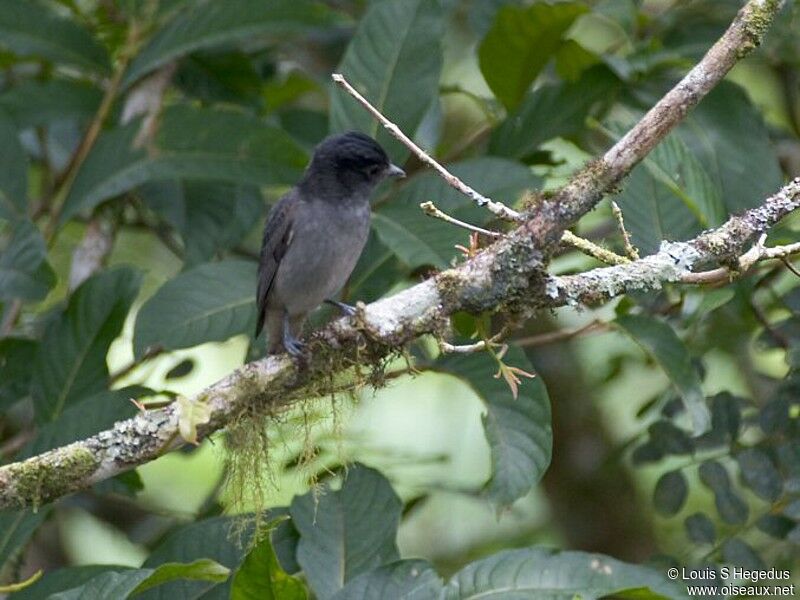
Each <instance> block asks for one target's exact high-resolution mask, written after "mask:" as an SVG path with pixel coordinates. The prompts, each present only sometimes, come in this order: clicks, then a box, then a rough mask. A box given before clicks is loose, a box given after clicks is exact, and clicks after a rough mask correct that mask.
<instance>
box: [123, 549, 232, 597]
mask: <svg viewBox="0 0 800 600" xmlns="http://www.w3.org/2000/svg"><path fill="white" fill-rule="evenodd" d="M142 571H151V570H150V569H142ZM230 572H231V571H230V569H228V568H227V567H225V566H223V565H221V564H219V563H218V562H216V561H214V560H211V559H210V558H201V559H198V560H195V561H194V562H191V563H164V564H162V565H159V566H158V567H157V568H156V569H154V570H152V571H151V573H150V575H148V577H147V578H146V579H144V580H143V581H142V582H141V583H139V585H137V586H136V588H134V590H133V591H132V592H131V595H132V596H135V595H138V594H141V593H142V592H144V591H147V590H149V589H150V588H154V587H156V586H159V585H163V584H164V583H168V582H170V581H174V580H176V579H190V580H192V581H210V582H213V583H221V582H223V581H226V580H227V579H228V575H230Z"/></svg>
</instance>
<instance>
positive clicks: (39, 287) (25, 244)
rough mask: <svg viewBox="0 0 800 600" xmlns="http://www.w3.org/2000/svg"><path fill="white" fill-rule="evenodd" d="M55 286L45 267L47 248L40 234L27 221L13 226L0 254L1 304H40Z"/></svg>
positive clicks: (53, 277)
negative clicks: (8, 302)
mask: <svg viewBox="0 0 800 600" xmlns="http://www.w3.org/2000/svg"><path fill="white" fill-rule="evenodd" d="M54 284H55V274H54V273H53V270H52V269H51V268H50V265H49V264H48V263H47V248H46V247H45V244H44V239H42V236H41V234H40V233H39V230H38V229H37V228H36V226H35V225H34V224H33V223H31V222H30V221H28V220H24V221H20V222H18V223H16V224H15V225H14V232H13V235H12V237H11V240H10V241H9V242H8V245H7V246H6V247H5V249H4V250H3V252H2V254H0V300H11V299H14V298H19V299H21V300H28V301H30V300H42V299H43V298H44V297H45V296H47V293H48V292H49V291H50V288H52V287H53V285H54Z"/></svg>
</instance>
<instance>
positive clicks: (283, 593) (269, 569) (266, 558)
mask: <svg viewBox="0 0 800 600" xmlns="http://www.w3.org/2000/svg"><path fill="white" fill-rule="evenodd" d="M306 597H307V594H306V588H305V586H304V585H303V583H302V582H301V581H300V580H299V579H297V578H296V577H292V576H290V575H288V574H287V573H286V572H285V571H284V570H283V569H282V568H281V565H280V564H279V563H278V557H277V556H276V555H275V551H274V550H273V549H272V541H271V539H270V536H269V535H265V536H264V539H262V540H261V541H260V542H259V543H258V544H257V545H256V547H255V548H253V549H252V550H251V551H250V552H249V553H248V554H247V557H246V558H245V559H244V562H243V563H242V565H241V566H240V567H239V569H238V570H237V571H236V574H235V575H234V576H233V583H232V587H231V600H305V599H306Z"/></svg>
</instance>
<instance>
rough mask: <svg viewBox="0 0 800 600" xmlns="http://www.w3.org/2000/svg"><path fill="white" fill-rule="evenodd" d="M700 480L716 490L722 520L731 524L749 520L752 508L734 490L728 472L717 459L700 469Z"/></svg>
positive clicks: (716, 501) (716, 502) (715, 499)
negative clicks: (748, 516)
mask: <svg viewBox="0 0 800 600" xmlns="http://www.w3.org/2000/svg"><path fill="white" fill-rule="evenodd" d="M698 473H699V475H700V481H702V482H703V484H704V485H705V486H706V487H708V488H709V489H710V490H711V491H712V492H714V503H715V505H716V507H717V512H718V513H719V516H720V517H722V520H723V521H725V522H726V523H728V524H730V525H742V524H743V523H745V522H747V515H748V514H749V512H750V510H749V508H748V507H747V504H745V502H744V500H742V499H741V498H740V497H739V496H738V495H737V494H736V493H734V491H733V490H732V489H731V482H730V479H729V478H728V472H727V471H726V470H725V467H723V466H722V465H721V464H719V463H718V462H717V461H715V460H709V461H706V462H704V463H703V464H702V465H700V468H699V469H698Z"/></svg>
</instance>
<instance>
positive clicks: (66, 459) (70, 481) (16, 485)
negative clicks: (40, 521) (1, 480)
mask: <svg viewBox="0 0 800 600" xmlns="http://www.w3.org/2000/svg"><path fill="white" fill-rule="evenodd" d="M97 464H98V463H97V459H95V457H94V455H93V454H92V453H91V452H90V451H89V450H87V449H86V448H84V447H83V446H80V445H77V444H73V445H71V446H66V447H64V448H61V449H59V450H55V451H53V452H52V453H47V454H44V455H42V456H39V457H36V458H32V459H30V460H26V461H24V462H21V463H19V464H16V465H9V466H8V467H7V469H8V480H9V482H11V485H12V486H13V495H14V496H16V497H17V499H18V500H19V501H20V503H21V504H28V503H29V504H31V505H32V506H33V507H34V508H36V507H38V506H40V505H41V504H42V503H43V502H48V501H50V500H52V499H53V498H58V497H59V496H63V495H65V494H68V493H69V492H72V491H73V490H75V489H77V488H79V487H81V485H82V483H83V482H84V480H85V479H86V478H87V477H88V476H89V475H91V474H92V473H94V471H95V470H96V469H97Z"/></svg>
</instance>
